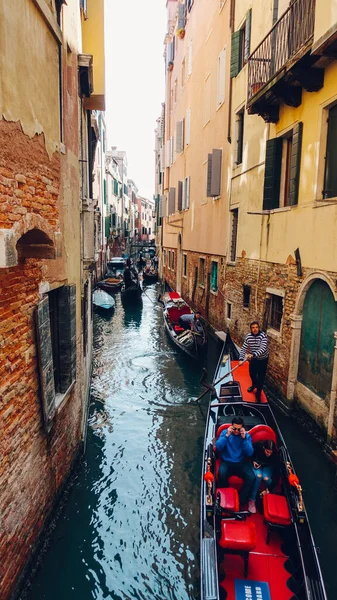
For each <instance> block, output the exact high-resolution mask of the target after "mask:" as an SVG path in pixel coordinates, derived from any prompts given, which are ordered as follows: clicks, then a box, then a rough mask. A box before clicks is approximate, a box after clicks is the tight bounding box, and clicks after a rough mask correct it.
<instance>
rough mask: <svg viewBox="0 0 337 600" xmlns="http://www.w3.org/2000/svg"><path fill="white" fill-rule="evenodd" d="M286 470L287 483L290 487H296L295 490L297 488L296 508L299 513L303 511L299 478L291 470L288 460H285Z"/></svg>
mask: <svg viewBox="0 0 337 600" xmlns="http://www.w3.org/2000/svg"><path fill="white" fill-rule="evenodd" d="M287 470H288V481H289V484H290V485H291V486H292V487H294V488H296V490H297V494H298V502H297V510H298V512H299V513H302V512H303V511H304V503H303V496H302V487H301V485H300V480H299V478H298V477H297V475H295V473H294V472H293V470H292V467H291V464H290V462H287Z"/></svg>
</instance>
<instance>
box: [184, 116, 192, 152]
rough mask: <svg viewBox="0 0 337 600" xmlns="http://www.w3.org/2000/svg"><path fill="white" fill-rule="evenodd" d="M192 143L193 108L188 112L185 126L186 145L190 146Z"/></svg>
mask: <svg viewBox="0 0 337 600" xmlns="http://www.w3.org/2000/svg"><path fill="white" fill-rule="evenodd" d="M190 143H191V107H189V108H188V109H187V111H186V124H185V144H186V146H189V144H190Z"/></svg>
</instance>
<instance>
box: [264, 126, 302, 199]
mask: <svg viewBox="0 0 337 600" xmlns="http://www.w3.org/2000/svg"><path fill="white" fill-rule="evenodd" d="M302 131H303V123H301V122H300V123H297V124H296V125H294V127H293V129H292V130H290V131H288V132H287V133H286V134H285V135H284V136H282V137H279V138H273V139H271V140H268V141H267V145H266V161H265V177H264V190H263V210H273V209H275V208H279V207H283V206H295V205H296V204H297V203H298V191H299V182H300V168H301V148H302Z"/></svg>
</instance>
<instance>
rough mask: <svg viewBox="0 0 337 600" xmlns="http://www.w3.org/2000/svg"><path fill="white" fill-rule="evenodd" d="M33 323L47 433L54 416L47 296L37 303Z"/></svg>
mask: <svg viewBox="0 0 337 600" xmlns="http://www.w3.org/2000/svg"><path fill="white" fill-rule="evenodd" d="M35 321H36V340H37V347H38V363H39V376H40V390H41V397H42V409H43V420H44V426H45V428H46V430H47V431H48V432H49V431H50V430H51V428H52V425H53V419H54V416H55V384H54V363H53V351H52V345H51V332H50V316H49V298H48V296H46V297H45V298H43V300H40V302H39V303H38V305H37V307H36V313H35Z"/></svg>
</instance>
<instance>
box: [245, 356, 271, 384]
mask: <svg viewBox="0 0 337 600" xmlns="http://www.w3.org/2000/svg"><path fill="white" fill-rule="evenodd" d="M267 365H268V358H262V359H260V360H258V359H257V358H252V360H251V361H250V363H249V375H250V378H251V380H252V386H253V387H255V388H256V389H257V391H258V392H261V391H262V388H263V384H264V379H265V376H266V372H267Z"/></svg>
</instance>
